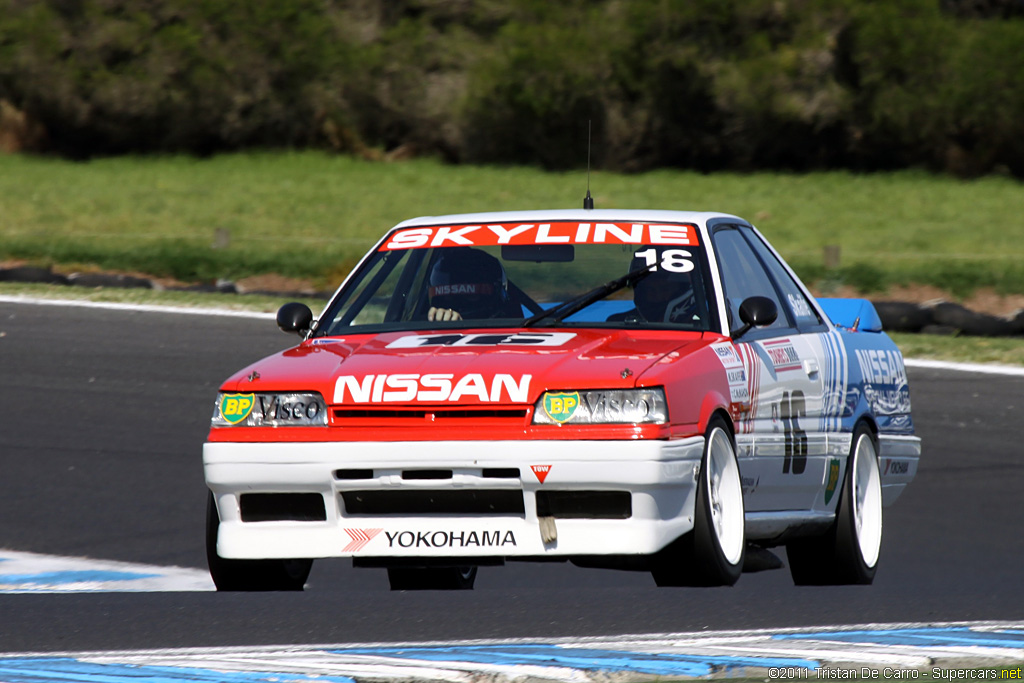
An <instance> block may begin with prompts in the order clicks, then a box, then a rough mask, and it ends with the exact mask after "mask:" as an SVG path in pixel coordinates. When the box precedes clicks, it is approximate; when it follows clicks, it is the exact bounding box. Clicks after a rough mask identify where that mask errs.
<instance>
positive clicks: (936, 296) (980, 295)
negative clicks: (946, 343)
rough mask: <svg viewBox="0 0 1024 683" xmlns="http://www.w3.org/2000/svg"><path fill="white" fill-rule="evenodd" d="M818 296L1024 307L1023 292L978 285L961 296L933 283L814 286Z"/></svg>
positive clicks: (1009, 313)
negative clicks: (864, 290)
mask: <svg viewBox="0 0 1024 683" xmlns="http://www.w3.org/2000/svg"><path fill="white" fill-rule="evenodd" d="M811 293H813V294H814V295H815V296H828V297H837V298H847V297H849V298H857V299H870V300H871V301H907V302H910V303H918V304H924V303H937V302H939V301H951V302H953V303H958V304H960V305H961V306H965V307H966V308H969V309H970V310H972V311H976V312H978V313H987V314H989V315H998V316H1003V317H1013V316H1014V315H1016V314H1017V312H1018V311H1020V310H1022V309H1024V294H998V293H997V292H996V291H995V290H992V289H979V290H977V291H976V292H974V294H972V295H971V296H969V297H967V298H958V297H955V296H953V295H952V294H950V293H949V292H947V291H945V290H942V289H939V288H938V287H933V286H931V285H908V286H898V287H892V288H890V289H889V290H888V291H886V292H872V293H871V294H866V295H865V294H861V293H859V292H858V291H857V290H856V289H854V288H853V287H846V286H843V287H839V288H838V289H833V290H829V291H828V292H827V293H826V292H821V291H818V290H817V289H816V288H814V287H812V288H811Z"/></svg>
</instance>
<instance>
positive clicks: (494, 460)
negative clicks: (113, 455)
mask: <svg viewBox="0 0 1024 683" xmlns="http://www.w3.org/2000/svg"><path fill="white" fill-rule="evenodd" d="M703 448H704V438H703V437H699V436H698V437H691V438H687V439H680V440H675V441H661V440H636V441H430V442H332V443H295V442H291V443H223V442H217V443H212V442H211V443H206V444H205V445H204V447H203V465H204V469H205V474H206V482H207V485H208V486H209V488H210V490H211V491H212V492H213V495H214V500H215V501H216V504H217V508H218V511H219V513H220V520H221V523H220V529H219V535H218V543H217V553H218V554H219V555H220V556H221V557H224V558H229V559H263V558H300V557H302V558H307V557H308V558H320V557H359V558H417V557H428V558H429V557H437V558H447V557H474V558H483V557H493V558H503V557H531V558H542V557H573V556H583V555H646V554H651V553H655V552H657V551H659V550H661V549H662V548H664V547H665V546H666V545H668V544H669V543H671V542H672V541H673V540H675V539H676V538H678V537H679V536H681V535H683V534H685V533H687V532H688V531H690V530H691V529H692V528H693V510H694V502H695V498H696V474H697V472H698V469H699V466H700V460H701V456H702V454H703ZM538 493H539V494H540V495H539V496H538ZM247 494H293V495H292V496H290V497H289V496H282V497H279V499H280V500H282V501H285V500H289V499H291V500H294V499H296V498H301V499H302V500H303V501H304V503H303V506H304V508H303V509H304V510H305V509H308V505H307V503H308V502H309V501H310V500H312V501H313V502H314V503H315V505H316V506H317V515H311V516H307V517H306V518H305V519H301V520H300V519H286V518H283V517H289V516H290V515H289V513H288V512H287V511H285V513H284V514H281V515H280V517H282V518H280V519H277V518H274V517H275V513H274V510H275V507H274V501H275V498H274V497H273V496H271V495H262V496H254V497H251V498H245V496H246V495H247ZM294 494H301V495H300V496H298V497H297V496H295V495H294ZM627 494H628V495H627ZM316 496H320V497H321V498H322V501H323V506H324V507H323V511H322V512H320V511H319V507H318V506H319V499H317V498H316ZM520 497H521V501H520V500H519V498H520ZM257 499H259V500H260V506H261V507H260V510H259V514H253V513H252V511H251V508H250V509H249V511H248V512H247V508H246V506H247V505H249V503H248V501H251V500H257ZM623 500H626V501H628V503H627V504H626V508H625V510H626V511H625V512H624V507H623V505H622V504H621V501H623ZM268 501H269V503H270V504H269V505H266V503H267V502H268ZM608 501H616V502H615V503H614V504H612V505H610V506H608V505H606V503H608ZM435 504H436V505H439V506H440V507H435ZM299 516H301V515H299ZM314 517H317V518H314ZM243 520H245V521H243Z"/></svg>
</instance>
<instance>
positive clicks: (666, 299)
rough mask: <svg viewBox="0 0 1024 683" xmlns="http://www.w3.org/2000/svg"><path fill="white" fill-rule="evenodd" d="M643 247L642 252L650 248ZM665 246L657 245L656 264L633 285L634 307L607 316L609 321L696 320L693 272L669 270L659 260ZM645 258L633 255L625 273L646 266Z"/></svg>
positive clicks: (670, 321)
mask: <svg viewBox="0 0 1024 683" xmlns="http://www.w3.org/2000/svg"><path fill="white" fill-rule="evenodd" d="M652 248H653V247H645V248H644V250H643V251H647V250H649V249H652ZM664 250H665V247H659V248H657V253H658V262H657V263H658V265H657V267H656V268H655V270H654V271H652V272H651V274H650V275H647V276H646V277H644V278H643V279H641V280H640V281H639V282H637V283H636V285H634V286H633V305H634V306H635V308H633V309H632V310H629V311H624V312H622V313H616V314H614V315H611V316H609V317H608V320H609V321H623V322H652V323H693V322H695V321H697V320H699V319H700V316H699V315H698V312H697V299H696V296H695V293H694V289H693V271H692V270H690V271H687V272H680V271H676V270H669V269H668V268H666V267H665V266H664V263H663V261H662V252H663V251H664ZM648 267H649V266H648V265H647V260H646V259H644V258H641V257H639V256H634V257H633V260H632V261H631V262H630V264H629V272H631V273H632V272H633V271H637V270H644V269H646V268H648Z"/></svg>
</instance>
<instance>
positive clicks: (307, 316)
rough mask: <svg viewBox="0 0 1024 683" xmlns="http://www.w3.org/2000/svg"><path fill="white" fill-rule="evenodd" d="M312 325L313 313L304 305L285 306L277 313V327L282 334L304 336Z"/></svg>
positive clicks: (291, 304) (292, 304)
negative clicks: (292, 333) (288, 333)
mask: <svg viewBox="0 0 1024 683" xmlns="http://www.w3.org/2000/svg"><path fill="white" fill-rule="evenodd" d="M312 325H313V311H311V310H309V306H307V305H306V304H300V303H290V304H285V305H284V306H282V307H281V308H280V309H279V310H278V311H277V326H278V327H280V328H281V331H282V332H294V333H296V334H299V335H304V334H306V332H308V331H309V328H310V327H311V326H312Z"/></svg>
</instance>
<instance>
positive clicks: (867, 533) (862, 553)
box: [786, 422, 882, 586]
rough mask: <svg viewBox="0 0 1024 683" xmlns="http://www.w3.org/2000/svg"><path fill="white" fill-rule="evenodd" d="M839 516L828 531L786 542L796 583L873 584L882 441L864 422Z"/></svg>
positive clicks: (879, 521) (857, 432)
mask: <svg viewBox="0 0 1024 683" xmlns="http://www.w3.org/2000/svg"><path fill="white" fill-rule="evenodd" d="M837 508H838V509H837V511H836V521H835V522H834V523H833V525H832V528H830V529H829V531H828V533H826V534H825V535H823V536H819V537H817V538H808V539H801V540H799V541H793V542H791V543H789V544H787V545H786V555H787V556H788V558H789V572H790V574H791V575H792V577H793V583H795V584H796V585H798V586H836V585H849V584H861V585H867V584H870V583H871V582H872V581H873V580H874V578H875V570H876V569H877V568H878V555H879V550H880V549H881V544H882V478H881V475H880V474H879V471H878V445H877V442H876V440H875V435H874V433H873V432H872V431H871V428H870V427H868V426H867V425H866V424H865V423H863V422H862V423H860V424H858V425H857V428H856V429H855V430H854V433H853V444H852V445H851V446H850V456H849V458H848V460H847V468H846V479H845V480H844V481H843V489H842V492H841V493H840V494H839V503H838V505H837Z"/></svg>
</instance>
